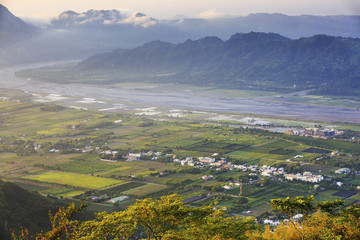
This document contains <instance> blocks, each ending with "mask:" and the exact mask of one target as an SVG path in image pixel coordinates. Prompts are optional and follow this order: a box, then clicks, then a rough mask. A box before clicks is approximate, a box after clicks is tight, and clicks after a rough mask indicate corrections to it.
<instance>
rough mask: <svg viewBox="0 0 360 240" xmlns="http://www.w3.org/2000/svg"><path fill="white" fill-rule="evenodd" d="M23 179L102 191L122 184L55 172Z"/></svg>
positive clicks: (119, 181)
mask: <svg viewBox="0 0 360 240" xmlns="http://www.w3.org/2000/svg"><path fill="white" fill-rule="evenodd" d="M24 178H26V179H32V180H37V181H41V182H48V183H57V184H63V185H70V186H74V187H81V188H87V189H102V188H106V187H110V186H114V185H117V184H121V183H123V182H124V181H121V180H115V179H110V178H102V177H94V176H90V175H84V174H77V173H69V172H57V171H49V172H46V173H44V174H40V175H35V176H26V177H24Z"/></svg>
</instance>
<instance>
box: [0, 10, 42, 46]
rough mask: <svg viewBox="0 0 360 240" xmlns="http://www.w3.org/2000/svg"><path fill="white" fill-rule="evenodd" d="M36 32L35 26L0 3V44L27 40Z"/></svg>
mask: <svg viewBox="0 0 360 240" xmlns="http://www.w3.org/2000/svg"><path fill="white" fill-rule="evenodd" d="M36 34H37V29H36V27H34V26H32V25H29V24H27V23H25V22H24V21H22V20H21V19H20V18H18V17H15V16H14V15H13V14H12V13H11V12H10V11H9V10H8V9H7V8H6V7H5V6H3V5H1V4H0V46H2V47H3V46H5V45H9V44H13V43H14V42H19V41H24V40H27V39H29V38H31V37H33V36H35V35H36Z"/></svg>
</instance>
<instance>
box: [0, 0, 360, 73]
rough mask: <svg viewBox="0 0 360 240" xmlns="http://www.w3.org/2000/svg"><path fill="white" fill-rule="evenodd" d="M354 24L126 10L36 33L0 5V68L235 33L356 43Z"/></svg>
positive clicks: (69, 15) (70, 19) (63, 21)
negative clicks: (165, 16) (169, 16)
mask: <svg viewBox="0 0 360 240" xmlns="http://www.w3.org/2000/svg"><path fill="white" fill-rule="evenodd" d="M359 21H360V17H359V16H310V15H303V16H287V15H283V14H250V15H248V16H246V17H223V18H216V19H194V18H180V19H176V20H158V19H154V18H152V17H150V16H147V15H145V14H143V13H138V12H130V11H126V10H121V11H119V10H89V11H87V12H83V13H76V12H74V11H66V12H63V13H61V14H60V15H59V16H58V17H56V18H54V19H53V20H52V21H51V23H50V24H48V25H47V26H46V27H42V28H38V27H34V26H32V25H31V24H27V23H25V22H24V21H22V20H21V19H19V18H17V17H16V16H14V15H13V14H11V12H10V11H9V10H8V9H6V7H4V6H2V5H1V4H0V44H1V45H0V66H4V65H9V64H15V63H16V64H19V63H29V62H40V61H56V60H67V59H81V58H85V57H88V56H91V55H94V54H96V53H101V52H107V51H111V50H113V49H116V48H126V49H130V48H134V47H137V46H140V45H142V44H144V43H146V42H150V41H154V40H161V41H166V42H171V43H180V42H183V41H185V40H187V39H199V38H203V37H205V36H217V37H219V38H220V39H222V40H225V39H228V38H229V37H230V36H231V35H233V34H234V33H236V32H240V33H247V32H250V31H256V32H274V33H279V34H281V35H283V36H285V37H288V38H292V39H294V38H295V39H297V38H300V37H309V36H313V35H315V34H327V35H332V36H342V37H360V28H359V27H358V26H359ZM5 43H6V44H5Z"/></svg>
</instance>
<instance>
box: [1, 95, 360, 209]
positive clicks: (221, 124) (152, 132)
mask: <svg viewBox="0 0 360 240" xmlns="http://www.w3.org/2000/svg"><path fill="white" fill-rule="evenodd" d="M201 114H204V113H201ZM211 114H213V113H211ZM211 114H210V115H211ZM208 115H209V114H208ZM191 116H193V117H191ZM119 120H121V121H119ZM278 121H279V122H281V126H284V124H285V123H286V121H287V120H286V119H280V120H278ZM274 122H276V121H275V120H274ZM289 122H290V124H294V120H291V121H289ZM299 122H300V120H299ZM231 124H233V121H231V120H230V121H226V120H221V121H218V120H213V121H211V120H209V118H207V120H206V121H201V118H199V114H194V115H191V114H189V115H187V116H185V117H177V118H174V117H167V118H166V117H165V116H162V117H161V119H159V117H158V116H153V115H149V116H144V115H137V114H135V113H134V111H122V112H116V113H114V112H113V113H100V112H97V111H91V110H78V109H72V108H66V107H59V106H58V105H55V104H47V105H44V104H40V103H30V102H11V101H3V102H0V138H1V141H0V176H1V178H2V179H5V180H7V181H13V182H17V183H19V185H21V186H23V187H25V188H27V189H29V190H36V191H38V192H40V193H41V194H43V195H46V196H50V197H53V198H74V199H80V198H83V199H84V200H85V201H89V202H91V201H92V200H91V199H95V197H96V198H100V199H101V202H102V203H105V204H109V203H106V201H105V200H108V199H109V198H113V197H118V196H121V195H125V196H129V197H130V198H129V200H126V201H124V202H120V203H119V206H123V207H126V206H127V205H128V204H129V203H131V202H134V201H135V199H139V198H140V199H141V198H144V197H148V196H151V197H159V196H162V195H166V194H171V193H178V194H180V195H181V196H183V197H184V198H190V197H194V196H204V199H203V200H201V201H199V202H196V203H194V205H201V204H206V203H209V202H211V201H215V200H216V201H219V202H220V204H222V205H225V206H228V207H229V209H232V211H234V212H237V213H240V212H242V211H244V210H249V209H251V210H252V211H253V212H254V214H260V213H262V212H263V211H266V210H268V209H269V206H268V201H269V200H270V199H272V198H279V197H286V196H296V195H311V194H313V195H315V199H316V200H319V201H322V200H324V199H327V198H329V199H336V198H337V197H335V196H332V195H331V194H330V193H333V192H336V191H338V190H339V189H340V187H338V186H337V185H336V184H334V182H335V183H336V182H343V183H344V187H343V188H344V189H348V190H353V189H356V187H357V186H358V185H359V183H360V176H359V175H357V171H359V170H360V160H359V157H358V156H359V152H358V151H359V149H360V148H359V142H357V141H355V142H354V141H353V142H347V141H344V140H324V139H314V138H308V137H299V136H288V135H284V134H281V133H276V132H270V131H265V130H262V129H260V128H257V127H249V126H247V125H246V124H245V123H244V124H243V125H239V123H237V125H236V126H234V127H230V126H231ZM306 124H310V123H306ZM325 124H326V123H325ZM275 126H276V125H275ZM357 127H359V126H357V125H356V124H355V125H354V124H353V125H352V128H353V129H356V128H357ZM309 148H319V149H324V150H328V151H329V152H330V153H333V152H337V154H335V155H331V154H321V153H307V152H304V150H306V149H309ZM129 153H136V154H139V156H140V155H141V157H140V160H138V159H137V160H133V161H127V159H128V154H129ZM299 156H301V157H299ZM201 157H202V158H209V159H210V158H214V161H218V162H219V161H220V162H221V164H220V163H219V165H218V166H215V165H209V164H200V162H199V161H198V160H197V159H198V158H199V159H200V158H201ZM185 159H191V161H190V160H189V161H187V162H186V163H185V164H183V163H181V161H185ZM190 163H191V164H192V165H190ZM262 165H268V166H271V167H273V168H274V169H275V168H276V169H280V168H282V169H283V170H284V171H286V172H288V173H293V174H296V173H300V174H302V173H303V172H306V171H308V172H311V173H313V174H324V175H325V178H326V179H327V180H324V181H322V182H320V183H317V184H314V183H310V182H301V181H299V180H295V181H293V182H292V181H287V180H285V177H284V176H283V175H281V174H280V173H277V174H278V175H276V174H270V175H265V174H262V171H263V170H261V166H262ZM234 166H235V167H234ZM236 166H239V167H236ZM240 166H241V167H242V168H240ZM251 166H253V169H254V170H250V167H251ZM255 166H256V167H255ZM340 167H348V168H350V169H351V171H352V174H349V175H336V174H335V173H334V171H335V170H336V169H338V168H340ZM245 168H248V169H247V170H245ZM210 175H211V176H212V177H211V178H208V177H206V178H203V177H204V176H210ZM239 179H241V180H242V183H243V191H242V197H246V199H247V201H248V202H247V203H245V204H240V205H239V204H238V203H237V198H239V187H238V186H239V185H236V186H235V185H234V187H232V189H228V190H225V189H224V188H223V187H224V185H226V184H230V183H233V184H236V181H238V180H239ZM315 185H318V186H316V187H314V186H315ZM339 199H341V197H339ZM358 199H360V197H359V194H358V195H356V196H355V197H352V198H350V199H347V200H346V201H347V203H351V202H354V201H356V200H358ZM93 204H95V205H96V204H98V203H97V202H93ZM99 206H100V205H99ZM100 208H101V207H100Z"/></svg>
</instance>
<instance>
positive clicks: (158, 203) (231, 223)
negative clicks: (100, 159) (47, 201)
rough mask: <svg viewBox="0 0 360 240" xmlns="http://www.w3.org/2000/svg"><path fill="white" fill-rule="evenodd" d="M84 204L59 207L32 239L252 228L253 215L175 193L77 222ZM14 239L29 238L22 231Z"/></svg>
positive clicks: (239, 233) (225, 234) (209, 235)
mask: <svg viewBox="0 0 360 240" xmlns="http://www.w3.org/2000/svg"><path fill="white" fill-rule="evenodd" d="M83 208H84V205H80V206H79V207H76V206H75V204H71V205H69V207H68V208H60V209H59V211H58V212H57V213H56V214H55V215H52V214H50V220H51V223H52V229H51V230H50V231H48V232H45V233H43V232H42V233H39V234H37V235H36V238H35V239H44V240H45V239H46V240H47V239H129V238H132V237H133V236H134V234H135V233H136V231H139V230H142V229H144V230H145V231H146V233H147V239H155V240H164V239H166V240H170V239H171V240H175V239H189V240H190V239H191V240H192V239H199V240H200V239H201V240H202V239H204V240H205V239H213V240H217V239H218V240H220V239H247V237H246V234H247V232H248V231H250V230H252V229H254V228H255V224H254V220H253V219H252V218H245V219H243V218H225V217H223V216H222V215H223V211H222V210H221V209H215V208H214V205H209V206H205V207H198V208H194V207H189V206H186V205H185V204H184V202H183V199H182V198H180V197H179V196H178V195H176V194H173V195H170V196H164V197H161V198H160V199H159V200H153V199H151V198H147V199H144V200H139V201H138V202H137V203H135V204H134V205H131V206H130V207H129V208H128V209H126V210H124V211H121V212H113V213H106V212H103V213H98V214H96V216H95V219H93V220H89V221H84V222H80V221H77V220H70V219H69V218H70V216H72V214H74V213H76V212H78V211H80V210H81V209H83ZM13 238H14V239H16V240H25V239H31V238H30V237H29V236H28V235H27V234H26V232H25V231H23V232H22V233H21V234H20V236H16V235H15V234H14V235H13Z"/></svg>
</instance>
